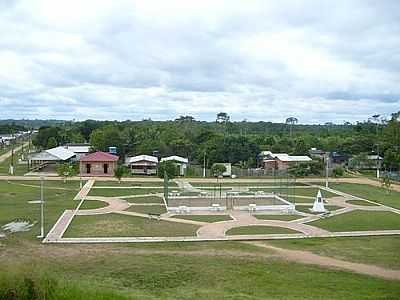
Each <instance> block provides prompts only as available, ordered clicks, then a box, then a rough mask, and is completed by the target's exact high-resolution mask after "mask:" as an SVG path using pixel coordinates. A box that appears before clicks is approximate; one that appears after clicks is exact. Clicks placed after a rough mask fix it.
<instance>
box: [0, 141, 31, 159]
mask: <svg viewBox="0 0 400 300" xmlns="http://www.w3.org/2000/svg"><path fill="white" fill-rule="evenodd" d="M23 145H24V147H28V142H26V143H24V144H23ZM21 149H22V145H21V146H18V147H16V148H14V153H16V152H18V151H19V150H21ZM10 156H11V150H10V151H8V152H6V153H4V154H3V155H0V163H2V162H3V161H5V160H6V159H7V158H9V157H10Z"/></svg>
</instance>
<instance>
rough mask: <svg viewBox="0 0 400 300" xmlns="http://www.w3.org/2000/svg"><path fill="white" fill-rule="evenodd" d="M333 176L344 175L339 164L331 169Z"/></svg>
mask: <svg viewBox="0 0 400 300" xmlns="http://www.w3.org/2000/svg"><path fill="white" fill-rule="evenodd" d="M332 175H333V177H342V176H343V175H344V169H343V167H341V166H338V167H336V168H334V169H333V170H332Z"/></svg>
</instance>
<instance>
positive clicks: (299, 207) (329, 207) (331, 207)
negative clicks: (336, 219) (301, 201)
mask: <svg viewBox="0 0 400 300" xmlns="http://www.w3.org/2000/svg"><path fill="white" fill-rule="evenodd" d="M311 208H312V205H311V206H305V205H296V210H297V211H301V212H304V213H308V214H319V213H312V212H311V211H310V209H311ZM341 208H343V207H341V206H336V205H325V209H327V210H329V211H335V210H338V209H341Z"/></svg>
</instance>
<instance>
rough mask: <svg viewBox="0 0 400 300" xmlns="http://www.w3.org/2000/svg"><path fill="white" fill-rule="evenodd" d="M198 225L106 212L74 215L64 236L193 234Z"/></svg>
mask: <svg viewBox="0 0 400 300" xmlns="http://www.w3.org/2000/svg"><path fill="white" fill-rule="evenodd" d="M197 229H198V226H196V225H191V224H180V223H174V222H167V221H157V220H154V219H152V220H150V219H147V218H141V217H134V216H127V215H120V214H113V213H111V214H106V215H94V216H75V217H74V219H73V220H72V223H71V225H70V226H69V227H68V229H67V232H66V233H65V236H64V237H129V236H131V237H135V236H136V237H143V236H194V235H196V231H197Z"/></svg>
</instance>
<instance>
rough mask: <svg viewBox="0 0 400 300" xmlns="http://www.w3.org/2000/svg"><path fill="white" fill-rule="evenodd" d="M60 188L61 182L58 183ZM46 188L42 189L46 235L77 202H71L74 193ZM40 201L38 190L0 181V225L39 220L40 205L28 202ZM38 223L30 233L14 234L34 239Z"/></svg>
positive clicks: (17, 183)
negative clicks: (19, 220)
mask: <svg viewBox="0 0 400 300" xmlns="http://www.w3.org/2000/svg"><path fill="white" fill-rule="evenodd" d="M59 184H60V186H62V184H63V183H62V182H59ZM54 186H55V185H54ZM54 186H52V187H51V188H48V187H47V182H46V183H45V189H44V200H45V204H44V212H45V231H46V233H47V232H48V230H50V228H51V227H52V226H53V224H54V223H55V222H56V221H57V219H58V217H59V216H60V215H61V214H62V213H63V212H64V210H65V209H74V208H75V207H76V206H77V205H78V202H77V201H73V200H72V199H73V198H74V196H75V194H76V192H75V191H70V190H62V189H61V190H57V189H54V188H53V187H54ZM39 199H40V189H38V188H36V187H29V186H24V185H20V184H19V182H15V181H12V182H11V183H7V181H0V225H4V224H7V223H9V222H12V221H14V220H16V219H27V220H30V221H31V222H38V223H39V220H40V205H39V204H30V203H28V202H29V201H38V200H39ZM38 223H37V224H36V225H35V226H33V228H32V229H31V231H28V232H21V233H16V234H15V235H20V236H23V237H26V238H34V237H35V235H37V234H38V231H39V225H38Z"/></svg>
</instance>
